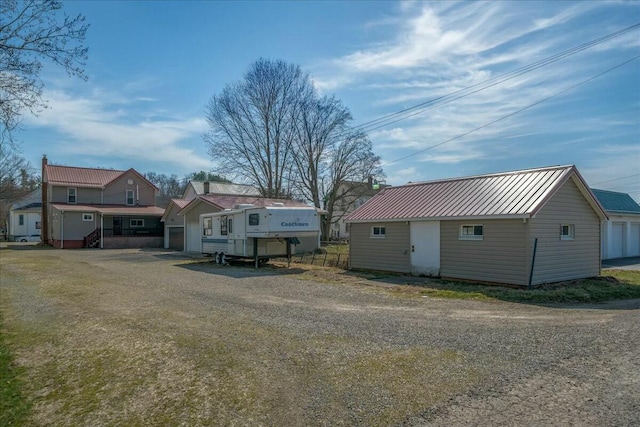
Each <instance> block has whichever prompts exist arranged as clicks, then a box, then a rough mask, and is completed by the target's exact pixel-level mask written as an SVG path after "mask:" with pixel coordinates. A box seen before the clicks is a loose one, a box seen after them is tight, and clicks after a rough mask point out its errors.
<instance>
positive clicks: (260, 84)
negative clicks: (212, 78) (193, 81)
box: [204, 59, 313, 197]
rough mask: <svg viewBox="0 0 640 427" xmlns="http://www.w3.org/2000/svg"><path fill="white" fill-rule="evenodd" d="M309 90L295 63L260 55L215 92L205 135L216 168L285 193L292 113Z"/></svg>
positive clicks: (269, 191)
mask: <svg viewBox="0 0 640 427" xmlns="http://www.w3.org/2000/svg"><path fill="white" fill-rule="evenodd" d="M311 93H313V87H312V85H311V81H310V79H309V77H308V76H307V75H306V74H304V73H303V72H302V71H301V69H300V67H298V66H297V65H292V64H287V63H285V62H283V61H271V60H266V59H259V60H258V61H256V62H255V63H253V64H252V65H251V67H250V68H249V71H248V72H247V73H246V75H245V76H244V79H243V80H242V81H240V82H236V83H232V84H229V85H227V86H226V87H225V88H224V89H223V91H222V93H221V94H219V95H215V96H213V98H212V99H211V101H210V102H209V105H208V107H207V110H206V119H207V122H208V123H209V125H210V126H211V130H210V131H209V132H208V133H206V134H205V135H204V139H205V142H206V143H207V144H208V145H209V154H210V156H211V158H212V159H213V160H214V162H216V163H217V164H218V166H219V170H220V172H222V173H224V174H226V175H228V176H230V177H232V178H233V179H234V180H235V181H244V182H249V183H251V184H253V185H255V186H256V187H258V188H259V189H260V191H261V192H262V194H263V195H264V196H267V197H283V196H288V195H289V194H288V191H287V188H286V181H285V178H286V175H287V173H288V171H289V170H290V168H291V162H292V159H291V156H292V145H293V139H294V137H295V132H294V130H295V129H294V118H295V115H296V113H297V111H298V109H299V106H300V103H301V100H302V99H304V98H305V97H306V96H308V94H311Z"/></svg>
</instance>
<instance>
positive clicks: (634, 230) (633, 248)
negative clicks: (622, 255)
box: [629, 224, 640, 256]
mask: <svg viewBox="0 0 640 427" xmlns="http://www.w3.org/2000/svg"><path fill="white" fill-rule="evenodd" d="M630 239H631V240H630V241H629V256H640V224H631V236H630Z"/></svg>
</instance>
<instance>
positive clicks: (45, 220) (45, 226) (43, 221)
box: [40, 154, 49, 245]
mask: <svg viewBox="0 0 640 427" xmlns="http://www.w3.org/2000/svg"><path fill="white" fill-rule="evenodd" d="M46 166H47V155H46V154H45V155H43V156H42V175H40V176H41V177H42V183H41V184H40V190H41V192H42V216H41V218H40V234H41V237H42V243H44V244H45V245H47V244H49V204H48V198H47V195H48V193H49V191H48V190H49V184H48V182H47V176H46V174H45V172H44V171H45V169H46Z"/></svg>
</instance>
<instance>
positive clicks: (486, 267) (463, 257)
mask: <svg viewBox="0 0 640 427" xmlns="http://www.w3.org/2000/svg"><path fill="white" fill-rule="evenodd" d="M467 224H469V225H470V224H482V226H483V229H484V237H483V240H460V239H459V235H460V227H461V226H462V225H467ZM525 256H526V224H524V222H523V221H522V220H521V219H513V220H484V221H477V220H471V221H441V222H440V275H441V276H442V277H451V278H458V279H467V280H479V281H485V282H496V283H510V284H517V285H526V283H527V275H526V260H525Z"/></svg>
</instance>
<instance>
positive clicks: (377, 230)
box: [370, 225, 387, 239]
mask: <svg viewBox="0 0 640 427" xmlns="http://www.w3.org/2000/svg"><path fill="white" fill-rule="evenodd" d="M370 237H371V238H372V239H384V238H386V237H387V227H380V226H377V225H376V226H373V227H371V235H370Z"/></svg>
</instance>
